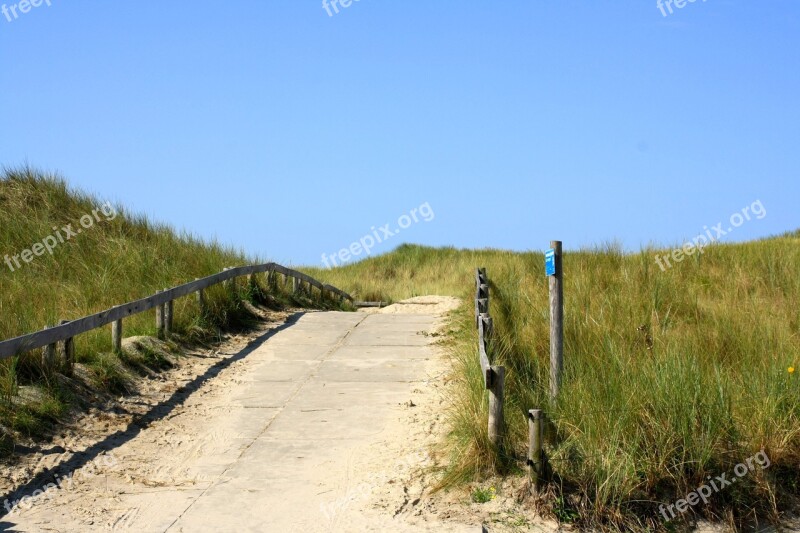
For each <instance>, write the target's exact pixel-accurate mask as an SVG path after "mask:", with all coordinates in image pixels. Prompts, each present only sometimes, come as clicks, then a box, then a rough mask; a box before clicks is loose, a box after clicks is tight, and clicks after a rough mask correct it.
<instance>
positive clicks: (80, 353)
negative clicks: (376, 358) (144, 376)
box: [0, 169, 310, 455]
mask: <svg viewBox="0 0 800 533" xmlns="http://www.w3.org/2000/svg"><path fill="white" fill-rule="evenodd" d="M102 204H103V202H101V201H100V200H98V199H96V198H93V197H91V196H89V195H86V194H83V193H80V192H77V191H73V190H70V189H69V188H68V187H67V185H66V184H65V183H64V182H63V181H62V180H60V179H58V178H57V177H53V176H45V175H42V174H41V173H38V172H35V171H32V170H28V169H21V170H13V171H5V172H4V173H2V174H0V295H1V296H0V338H2V339H7V338H11V337H15V336H17V335H21V334H24V333H29V332H32V331H36V330H38V329H41V328H43V327H44V326H46V325H48V324H57V323H58V321H59V320H60V319H75V318H80V317H82V316H85V315H88V314H91V313H95V312H98V311H101V310H103V309H107V308H109V307H112V306H114V305H118V304H121V303H124V302H127V301H131V300H135V299H138V298H141V297H143V296H146V295H148V294H153V293H154V292H155V291H157V290H159V289H163V288H165V287H172V286H175V285H178V284H180V283H185V282H187V281H191V280H193V279H194V278H198V277H203V276H207V275H211V274H214V273H216V272H219V271H221V270H222V269H223V268H224V267H226V266H234V265H243V264H251V263H255V262H259V260H258V259H257V258H252V257H246V256H245V255H244V254H242V253H239V252H236V251H235V250H232V249H229V248H226V247H223V246H220V245H218V244H216V243H206V242H202V241H200V240H198V239H196V238H193V237H191V236H189V235H185V234H178V233H176V232H175V231H173V230H172V229H171V228H169V227H167V226H164V225H159V224H154V223H152V222H150V221H148V220H147V219H145V218H144V217H141V216H137V215H133V214H130V213H128V212H127V211H125V210H124V208H122V207H119V206H117V207H116V213H117V214H116V216H114V214H113V212H112V211H111V210H109V209H106V212H105V213H106V214H108V216H106V214H103V213H99V216H98V218H99V220H97V219H95V221H94V224H93V225H92V227H91V228H87V229H83V230H82V232H81V233H80V234H78V235H75V236H73V237H72V238H70V239H68V240H65V242H64V243H63V244H61V243H59V244H58V245H57V247H56V248H55V249H54V250H53V254H52V255H50V254H48V253H44V255H41V256H38V257H34V258H33V260H32V261H31V262H30V263H28V264H23V265H22V266H21V268H19V269H16V266H15V265H14V263H13V259H12V266H14V267H15V270H14V271H13V272H12V271H11V269H10V268H9V267H8V265H6V264H5V257H3V256H5V255H6V254H8V255H9V256H13V255H16V254H20V253H21V252H22V250H25V249H31V248H32V247H33V245H34V244H35V243H36V242H41V241H42V240H43V239H45V238H46V237H47V236H49V235H54V234H55V233H56V230H54V229H53V228H54V227H55V228H58V229H59V231H61V233H62V236H64V233H65V232H64V231H63V230H60V228H62V227H63V226H66V225H67V224H72V226H73V229H75V230H77V229H78V228H80V227H81V226H80V218H81V217H82V216H84V215H87V214H90V215H91V213H92V211H93V210H96V209H98V208H99V207H100V206H101V205H102ZM20 260H21V258H20ZM241 285H243V284H240V287H239V290H240V294H239V295H238V297H236V298H233V297H231V295H230V294H229V293H228V292H227V291H225V290H224V289H223V288H222V287H219V286H218V287H215V288H212V289H210V290H208V291H207V293H206V296H207V304H208V309H207V312H206V313H205V315H204V316H201V315H200V312H199V308H198V306H197V303H196V301H195V299H194V298H182V299H180V300H177V301H176V302H175V331H176V333H177V334H178V336H179V338H183V339H189V340H200V339H204V338H209V337H212V336H214V335H215V334H216V333H217V331H218V330H217V328H219V327H227V326H233V325H237V324H242V323H244V322H246V321H247V320H249V319H250V318H251V315H249V314H248V313H247V311H246V309H245V308H244V306H242V304H241V302H242V300H243V299H251V300H252V299H255V298H257V297H258V296H259V295H260V293H254V292H253V291H249V290H245V288H244V287H242V286H241ZM262 292H263V293H266V292H267V291H266V288H265V287H262ZM261 296H263V295H261ZM271 298H272V300H271V302H272V303H279V302H280V301H283V302H284V303H295V304H299V305H303V304H310V302H303V301H297V302H290V301H289V296H288V295H282V294H279V293H277V292H276V291H272V294H271ZM124 327H125V331H124V333H125V336H126V337H130V336H134V335H153V334H154V333H155V324H154V319H153V314H152V313H143V314H141V315H136V316H135V317H131V318H130V319H126V320H125V324H124ZM110 337H111V335H110V330H108V329H106V328H101V329H99V330H95V331H93V332H90V333H87V334H84V335H80V336H78V337H77V338H76V352H77V354H76V356H77V361H78V362H79V363H81V364H82V365H83V368H85V369H87V371H88V375H89V376H90V381H91V383H90V385H91V386H92V387H95V388H96V389H98V390H107V391H111V392H124V391H125V389H126V388H127V385H126V383H128V382H129V381H130V379H132V377H133V376H132V374H131V372H130V369H131V367H130V365H129V364H128V365H126V364H124V363H131V361H125V360H124V358H123V360H121V359H120V357H118V356H116V355H115V354H111V353H109V352H110V351H111V338H110ZM39 354H40V351H37V352H33V353H31V354H26V355H25V356H23V357H22V358H20V359H12V360H6V361H5V362H3V363H0V455H2V451H3V450H2V448H5V450H6V451H7V445H8V443H9V440H10V439H11V438H12V437H13V436H19V435H20V434H22V435H26V436H37V435H41V434H42V433H43V432H45V431H46V429H47V427H48V426H49V422H52V421H55V420H58V419H59V417H61V416H63V415H64V414H65V412H66V411H67V409H68V408H69V406H70V405H71V404H74V402H73V401H72V400H73V398H71V397H70V396H71V391H70V390H69V387H68V386H67V387H65V386H63V380H62V381H59V380H56V381H55V382H54V381H53V380H47V379H46V378H45V376H44V375H43V372H42V369H41V368H40V364H39V361H40V355H39ZM31 389H34V390H31ZM21 390H22V391H23V392H26V393H28V394H26V396H28V397H31V398H34V401H21V400H20V397H19V393H20V391H21Z"/></svg>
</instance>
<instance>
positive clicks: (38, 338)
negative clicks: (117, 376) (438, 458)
mask: <svg viewBox="0 0 800 533" xmlns="http://www.w3.org/2000/svg"><path fill="white" fill-rule="evenodd" d="M262 272H268V273H269V274H274V273H278V274H283V275H284V276H285V277H286V282H287V283H288V280H289V278H292V279H293V280H294V288H295V291H296V290H297V289H298V287H300V286H302V284H303V283H305V284H307V285H308V288H309V292H310V291H311V288H312V287H315V288H317V289H319V290H320V293H321V294H322V296H323V297H324V296H325V293H326V292H328V293H331V294H333V295H336V296H338V297H339V300H340V301H341V300H342V299H346V300H349V301H351V302H352V301H353V298H352V297H351V296H350V295H349V294H347V293H346V292H344V291H342V290H339V289H337V288H336V287H333V286H332V285H324V284H322V283H320V282H319V281H317V280H315V279H314V278H312V277H311V276H308V275H306V274H303V273H302V272H298V271H297V270H292V269H291V268H286V267H283V266H281V265H278V264H275V263H265V264H262V265H251V266H243V267H236V268H230V269H225V270H224V271H223V272H220V273H219V274H214V275H212V276H208V277H205V278H200V279H197V280H195V281H193V282H191V283H185V284H183V285H179V286H177V287H173V288H171V289H166V290H164V291H160V292H158V293H156V294H154V295H153V296H148V297H147V298H142V299H141V300H136V301H133V302H128V303H126V304H122V305H118V306H116V307H112V308H111V309H108V310H106V311H101V312H100V313H96V314H94V315H90V316H87V317H83V318H79V319H77V320H72V321H69V322H64V323H62V324H61V325H59V326H55V327H52V328H46V329H44V330H42V331H37V332H35V333H29V334H27V335H22V336H20V337H16V338H13V339H8V340H5V341H2V342H0V360H2V359H7V358H9V357H13V356H15V355H18V354H20V353H23V352H28V351H31V350H35V349H36V348H46V351H47V352H48V353H49V352H50V351H55V347H54V345H55V343H57V342H62V341H63V342H64V343H65V346H68V347H69V346H73V343H72V338H73V337H75V336H76V335H80V334H81V333H86V332H88V331H91V330H93V329H97V328H100V327H102V326H105V325H107V324H112V323H113V324H114V326H113V337H114V344H115V349H118V346H117V345H118V344H119V342H120V340H121V336H122V334H121V330H122V325H121V320H122V319H123V318H126V317H129V316H132V315H136V314H139V313H144V312H145V311H149V310H150V309H156V310H157V313H156V315H157V318H160V321H158V323H159V327H160V330H161V329H164V330H167V332H168V330H169V328H170V327H171V324H170V322H171V319H172V302H173V301H174V300H175V299H177V298H180V297H182V296H188V295H190V294H194V293H197V294H198V299H199V301H200V302H201V303H202V302H203V301H204V299H203V297H202V291H203V289H206V288H208V287H211V286H214V285H217V284H219V283H224V282H232V281H233V280H235V279H236V278H238V277H241V276H248V275H250V276H252V275H254V274H258V273H262ZM65 352H66V353H67V354H69V350H65ZM67 357H69V355H67Z"/></svg>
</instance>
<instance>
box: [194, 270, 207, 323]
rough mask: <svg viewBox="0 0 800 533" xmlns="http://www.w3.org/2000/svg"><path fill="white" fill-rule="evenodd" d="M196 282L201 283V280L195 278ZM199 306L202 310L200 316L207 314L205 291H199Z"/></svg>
mask: <svg viewBox="0 0 800 533" xmlns="http://www.w3.org/2000/svg"><path fill="white" fill-rule="evenodd" d="M194 280H195V281H200V278H195V279H194ZM197 306H198V307H199V308H200V316H203V315H205V314H206V295H205V293H204V292H203V289H199V290H198V291H197Z"/></svg>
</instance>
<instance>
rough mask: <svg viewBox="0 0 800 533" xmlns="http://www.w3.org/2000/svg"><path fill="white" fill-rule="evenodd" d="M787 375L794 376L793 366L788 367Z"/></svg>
mask: <svg viewBox="0 0 800 533" xmlns="http://www.w3.org/2000/svg"><path fill="white" fill-rule="evenodd" d="M789 373H790V374H794V367H793V366H790V367H789Z"/></svg>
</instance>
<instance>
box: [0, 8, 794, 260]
mask: <svg viewBox="0 0 800 533" xmlns="http://www.w3.org/2000/svg"><path fill="white" fill-rule="evenodd" d="M1 1H2V0H0V2H1ZM5 3H6V4H7V5H8V6H12V5H14V6H17V3H16V2H14V1H13V0H5ZM17 7H19V6H17ZM339 9H340V12H339V13H338V14H334V15H333V16H329V15H328V14H327V12H326V11H325V9H324V8H323V7H322V5H321V2H320V1H317V0H314V1H304V0H276V1H267V2H256V1H239V2H235V1H233V2H225V3H222V2H218V1H215V2H210V1H204V0H194V1H192V2H191V3H189V2H185V3H184V2H181V3H178V2H158V3H155V2H149V3H145V2H108V3H100V2H89V1H84V0H69V1H65V0H51V5H50V6H48V5H47V4H42V5H41V6H40V7H36V8H32V9H30V11H29V12H27V13H25V14H20V13H19V11H17V14H18V18H16V19H14V18H13V16H12V17H10V18H11V19H12V20H11V21H10V22H9V21H8V19H7V18H6V17H5V16H2V15H0V64H1V65H2V74H0V76H2V77H1V78H0V79H1V80H2V82H3V83H2V87H3V89H2V94H3V99H2V101H3V103H2V107H0V164H3V165H6V166H18V165H21V164H24V163H26V162H27V163H30V164H31V165H33V166H35V167H39V168H42V169H45V170H53V171H58V172H60V173H61V174H62V175H63V176H65V177H66V178H67V179H68V180H69V181H70V183H72V184H74V185H75V186H78V187H81V188H83V189H86V190H88V191H91V192H94V193H96V194H98V195H99V196H100V197H101V198H103V199H111V200H114V201H118V202H121V203H123V204H125V205H126V206H129V207H131V208H133V209H135V210H137V211H140V212H144V213H147V214H148V215H150V216H152V217H153V218H156V219H158V220H161V221H165V222H168V223H170V224H172V225H174V226H176V227H178V228H185V229H187V230H188V231H191V232H193V233H195V234H197V235H199V236H202V237H205V238H209V239H210V238H216V239H218V240H219V241H221V242H224V243H228V244H231V245H234V246H236V247H240V248H243V249H244V250H245V251H247V252H249V253H251V254H253V255H259V256H260V257H262V258H265V259H271V260H277V261H281V262H285V263H291V264H317V265H319V264H321V254H322V253H327V254H331V253H335V252H336V251H337V250H339V249H340V248H343V247H347V246H349V245H350V243H351V242H353V241H357V240H359V239H360V238H361V237H362V236H364V235H366V234H370V233H371V232H372V229H371V228H372V227H373V226H375V227H376V228H378V227H380V226H382V225H384V224H385V223H391V224H392V229H396V221H397V220H398V218H399V217H401V216H402V215H404V214H408V213H409V212H410V211H411V210H412V209H414V208H418V207H419V206H420V205H422V204H424V203H426V202H427V204H428V205H429V206H430V208H431V210H432V211H433V212H434V213H435V218H434V219H433V220H431V221H430V222H424V221H422V220H421V219H420V221H419V222H417V223H413V224H410V227H408V228H407V229H405V230H403V231H401V232H399V233H398V234H397V235H395V236H393V237H392V238H391V239H388V240H386V241H385V242H384V243H382V244H380V245H377V246H376V247H375V249H374V251H375V252H385V251H388V250H389V249H391V248H393V247H394V246H396V245H398V244H400V243H402V242H415V243H423V244H429V245H454V246H458V247H487V246H491V247H500V248H510V249H515V250H530V249H533V250H541V249H544V248H546V247H547V244H548V242H549V241H550V240H551V239H561V240H563V241H564V243H565V247H566V248H568V249H569V248H577V247H582V246H591V245H594V244H601V243H603V242H608V241H612V240H617V241H619V242H621V243H622V244H623V245H624V246H625V247H626V248H628V249H631V250H637V249H639V247H640V246H642V245H645V244H647V243H650V242H653V243H660V244H663V245H670V244H674V243H678V242H681V241H683V240H684V239H688V238H691V237H693V236H695V235H697V234H699V233H702V232H703V228H704V226H708V227H711V226H713V225H715V224H717V223H718V222H720V221H723V220H724V221H727V220H728V217H729V216H730V215H731V214H733V213H735V212H739V211H740V210H741V209H742V208H743V207H745V206H749V205H751V204H752V203H753V202H754V201H756V200H760V201H761V202H762V204H763V206H764V208H765V210H766V212H767V216H765V217H764V218H762V219H760V220H759V219H753V220H751V221H748V222H746V223H745V224H743V225H742V226H741V227H739V228H737V229H736V230H735V232H733V233H731V234H730V235H728V236H726V237H725V240H726V241H728V242H732V241H738V240H746V239H752V238H758V237H762V236H768V235H772V234H776V233H782V232H784V231H788V230H793V229H797V228H800V209H798V200H800V179H798V177H800V149H798V140H800V135H799V134H800V105H799V104H798V98H799V96H798V95H800V3H798V2H796V1H790V0H772V1H770V2H756V1H754V0H750V1H736V2H733V1H725V0H707V1H706V2H702V1H700V0H698V1H697V2H694V3H687V4H686V5H685V6H684V7H682V8H680V9H678V8H677V7H676V8H674V9H673V11H674V13H673V14H671V15H668V16H666V17H665V16H663V15H662V13H661V11H660V10H659V9H658V8H657V7H656V3H655V1H654V0H653V1H648V2H643V1H636V2H634V1H615V2H611V1H602V2H601V1H598V2H591V3H590V2H585V1H577V0H576V1H570V0H559V1H558V2H555V1H550V2H545V1H541V0H535V1H534V0H526V1H508V2H485V1H484V2H477V1H466V0H464V1H460V2H446V1H435V2H408V1H405V2H398V1H395V2H389V1H386V0H360V1H358V2H354V3H353V4H352V5H351V6H350V7H348V8H341V7H340V8H339Z"/></svg>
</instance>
